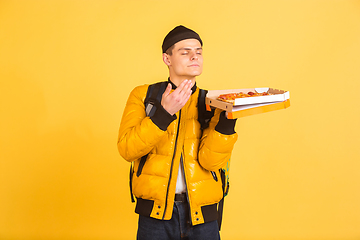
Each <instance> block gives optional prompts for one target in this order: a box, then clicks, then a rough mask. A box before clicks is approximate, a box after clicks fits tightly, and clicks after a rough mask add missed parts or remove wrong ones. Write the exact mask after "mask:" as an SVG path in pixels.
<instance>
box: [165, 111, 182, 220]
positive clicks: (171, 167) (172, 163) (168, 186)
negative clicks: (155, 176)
mask: <svg viewBox="0 0 360 240" xmlns="http://www.w3.org/2000/svg"><path fill="white" fill-rule="evenodd" d="M180 119H181V109H180V111H179V121H178V126H177V132H176V138H175V146H174V153H173V157H172V160H171V166H170V176H169V181H168V185H167V189H166V197H165V209H164V214H163V217H162V220H164V218H165V213H166V209H167V205H168V203H167V202H168V196H169V188H170V181H171V177H172V172H173V170H172V169H173V165H174V159H175V153H176V147H177V141H178V137H179V129H180Z"/></svg>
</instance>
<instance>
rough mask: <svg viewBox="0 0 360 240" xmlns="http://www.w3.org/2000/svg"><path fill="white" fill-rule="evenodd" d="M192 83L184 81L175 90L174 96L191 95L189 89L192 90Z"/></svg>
mask: <svg viewBox="0 0 360 240" xmlns="http://www.w3.org/2000/svg"><path fill="white" fill-rule="evenodd" d="M192 85H193V84H192V81H191V80H184V81H183V82H182V83H180V85H179V86H178V87H177V88H176V90H175V91H174V92H176V93H175V94H179V95H180V96H187V95H191V88H192Z"/></svg>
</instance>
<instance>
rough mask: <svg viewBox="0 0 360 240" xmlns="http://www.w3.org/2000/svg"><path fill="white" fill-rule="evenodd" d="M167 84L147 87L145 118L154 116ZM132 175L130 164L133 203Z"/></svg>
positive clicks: (143, 157)
mask: <svg viewBox="0 0 360 240" xmlns="http://www.w3.org/2000/svg"><path fill="white" fill-rule="evenodd" d="M167 84H168V82H158V83H155V84H151V85H149V87H148V90H147V92H146V98H145V101H144V105H145V112H146V116H148V117H152V116H153V115H154V113H155V111H156V108H157V107H159V105H160V104H161V98H162V94H163V93H164V92H165V89H166V86H167ZM147 156H148V154H146V155H144V156H142V157H141V160H140V163H139V166H138V170H137V172H136V176H137V177H139V176H140V174H141V172H142V169H143V167H144V164H145V162H146V159H147ZM133 175H134V169H133V166H132V163H131V165H130V181H129V185H130V196H131V202H135V199H134V194H133V192H132V178H133Z"/></svg>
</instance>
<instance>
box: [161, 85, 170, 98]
mask: <svg viewBox="0 0 360 240" xmlns="http://www.w3.org/2000/svg"><path fill="white" fill-rule="evenodd" d="M171 88H172V87H171V83H169V84H168V85H167V87H166V89H165V92H164V93H163V97H166V96H167V95H169V94H170V92H171Z"/></svg>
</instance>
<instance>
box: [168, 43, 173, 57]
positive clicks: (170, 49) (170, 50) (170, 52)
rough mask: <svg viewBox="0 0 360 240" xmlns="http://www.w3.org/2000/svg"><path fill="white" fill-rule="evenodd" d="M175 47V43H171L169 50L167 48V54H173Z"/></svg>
mask: <svg viewBox="0 0 360 240" xmlns="http://www.w3.org/2000/svg"><path fill="white" fill-rule="evenodd" d="M174 48H175V44H173V45H171V46H170V47H169V48H168V49H167V50H166V54H168V55H169V56H171V55H172V50H173V49H174Z"/></svg>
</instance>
